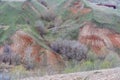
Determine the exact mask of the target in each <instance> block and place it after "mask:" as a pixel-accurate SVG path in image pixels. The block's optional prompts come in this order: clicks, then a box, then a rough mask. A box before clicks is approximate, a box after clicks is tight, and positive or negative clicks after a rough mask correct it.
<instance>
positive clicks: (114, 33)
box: [0, 0, 120, 80]
mask: <svg viewBox="0 0 120 80" xmlns="http://www.w3.org/2000/svg"><path fill="white" fill-rule="evenodd" d="M0 17H1V18H0V36H1V38H0V44H1V47H0V57H1V59H0V62H1V68H6V67H7V68H6V69H7V70H8V73H6V72H5V73H6V74H8V75H10V76H12V77H11V78H12V80H13V79H17V78H24V77H27V76H30V75H33V76H34V75H35V76H42V75H45V74H50V75H51V74H57V73H71V72H79V71H87V70H94V69H102V68H112V67H119V66H120V58H119V46H120V45H119V37H120V35H119V31H120V28H119V27H120V24H119V18H120V16H119V9H113V8H111V7H108V6H99V5H97V4H94V3H91V2H89V0H67V1H66V0H53V1H50V0H45V1H44V0H26V1H24V2H6V1H3V2H0ZM95 53H96V54H95ZM99 54H100V55H99ZM101 55H102V57H101ZM2 63H5V64H4V65H5V67H3V66H2ZM7 63H9V65H8V64H7ZM6 65H7V66H6ZM9 66H10V67H9ZM11 66H12V68H11ZM8 68H10V69H8ZM26 69H28V70H26ZM3 72H4V71H3ZM16 73H17V74H16ZM13 75H14V76H13ZM24 75H26V76H24Z"/></svg>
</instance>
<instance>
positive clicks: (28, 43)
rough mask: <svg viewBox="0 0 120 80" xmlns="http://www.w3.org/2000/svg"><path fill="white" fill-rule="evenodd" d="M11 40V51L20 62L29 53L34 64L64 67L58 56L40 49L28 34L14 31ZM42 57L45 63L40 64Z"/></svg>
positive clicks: (0, 50) (1, 50)
mask: <svg viewBox="0 0 120 80" xmlns="http://www.w3.org/2000/svg"><path fill="white" fill-rule="evenodd" d="M11 40H12V42H13V43H12V44H11V49H12V51H13V52H14V53H16V54H20V55H21V57H22V60H23V59H24V57H25V55H26V54H27V53H30V55H31V58H34V60H35V62H37V63H39V64H40V63H46V64H50V65H51V66H52V67H55V66H64V61H63V60H62V58H61V56H60V55H58V54H55V53H54V52H52V51H50V50H46V49H44V48H42V47H41V46H39V45H38V44H37V43H36V42H35V40H34V39H33V38H32V37H31V36H30V35H29V34H27V33H25V32H24V31H22V30H18V31H16V33H15V34H14V35H13V36H12V37H11ZM0 52H3V49H2V47H1V48H0ZM42 55H46V57H45V58H46V59H45V60H46V62H41V61H44V60H43V59H44V58H43V57H42ZM59 63H60V64H59Z"/></svg>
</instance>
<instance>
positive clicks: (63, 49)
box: [50, 40, 88, 61]
mask: <svg viewBox="0 0 120 80" xmlns="http://www.w3.org/2000/svg"><path fill="white" fill-rule="evenodd" d="M50 47H51V48H52V49H53V50H54V51H55V52H57V53H58V54H60V55H62V57H63V58H64V59H65V60H76V61H81V60H83V59H86V58H87V52H88V49H87V47H86V46H85V45H83V44H81V43H80V42H77V41H71V40H57V41H55V42H53V43H52V44H51V46H50Z"/></svg>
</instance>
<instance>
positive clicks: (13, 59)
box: [0, 44, 20, 65]
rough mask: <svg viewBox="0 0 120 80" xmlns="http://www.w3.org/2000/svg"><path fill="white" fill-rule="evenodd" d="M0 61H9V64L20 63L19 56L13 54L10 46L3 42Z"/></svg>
mask: <svg viewBox="0 0 120 80" xmlns="http://www.w3.org/2000/svg"><path fill="white" fill-rule="evenodd" d="M0 62H3V63H9V64H10V65H11V64H13V65H18V64H20V56H19V55H18V54H14V53H13V51H12V49H11V47H10V46H9V45H8V44H5V45H4V47H3V53H2V54H1V55H0Z"/></svg>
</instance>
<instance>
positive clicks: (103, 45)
mask: <svg viewBox="0 0 120 80" xmlns="http://www.w3.org/2000/svg"><path fill="white" fill-rule="evenodd" d="M79 41H80V42H81V43H83V44H85V45H87V46H89V47H90V48H91V49H92V50H93V51H94V52H95V53H97V54H98V55H100V54H103V53H105V54H108V52H106V51H107V49H112V48H113V47H118V48H120V34H119V33H117V32H115V31H113V30H111V29H107V28H99V27H97V25H96V24H94V23H92V22H86V24H85V25H84V26H83V27H82V28H80V33H79Z"/></svg>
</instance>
